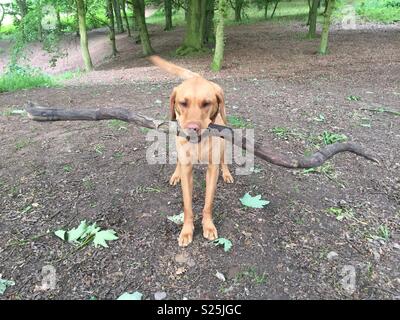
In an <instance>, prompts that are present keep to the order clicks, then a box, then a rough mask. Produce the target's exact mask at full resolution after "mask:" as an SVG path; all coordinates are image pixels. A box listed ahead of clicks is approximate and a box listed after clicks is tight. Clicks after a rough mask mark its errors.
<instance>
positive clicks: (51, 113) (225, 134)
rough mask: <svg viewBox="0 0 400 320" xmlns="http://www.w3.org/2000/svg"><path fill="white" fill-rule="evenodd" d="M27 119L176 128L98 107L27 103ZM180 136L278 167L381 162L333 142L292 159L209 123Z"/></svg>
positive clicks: (347, 144)
mask: <svg viewBox="0 0 400 320" xmlns="http://www.w3.org/2000/svg"><path fill="white" fill-rule="evenodd" d="M26 111H27V113H28V117H29V118H30V119H32V120H36V121H65V120H70V121H71V120H89V121H98V120H110V119H118V120H122V121H126V122H130V123H134V124H135V125H137V126H140V127H145V128H149V129H156V130H160V131H163V132H166V133H168V132H170V128H171V126H173V127H177V123H176V122H174V121H163V120H155V119H153V118H150V117H147V116H144V115H141V114H138V113H135V112H131V111H130V110H128V109H124V108H109V109H108V108H98V109H79V110H71V109H59V108H47V107H40V106H36V105H34V104H32V103H28V105H27V106H26ZM177 135H179V136H184V137H185V138H186V139H188V141H190V142H199V141H200V139H204V138H205V137H208V136H217V137H221V138H224V139H227V140H230V141H232V143H233V144H235V145H237V146H238V147H240V148H242V149H245V150H248V151H250V152H251V153H254V155H255V156H257V157H259V158H261V159H263V160H265V161H267V162H269V163H272V164H275V165H278V166H281V167H286V168H294V169H301V168H314V167H318V166H320V165H322V164H323V163H324V162H325V161H327V160H328V159H330V158H332V157H333V156H334V155H335V154H337V153H340V152H352V153H355V154H357V155H359V156H361V157H364V158H366V159H367V160H370V161H373V162H376V163H379V161H378V160H377V159H376V158H375V157H374V156H373V155H372V154H370V153H368V152H366V151H365V150H364V149H363V148H362V147H361V146H360V145H358V144H355V143H353V142H344V143H334V144H331V145H328V146H326V147H324V148H322V149H320V150H318V151H317V152H316V153H314V154H313V155H311V156H309V157H299V158H295V159H293V158H291V157H290V156H288V155H283V154H280V153H278V152H276V151H274V150H272V149H270V148H268V147H266V146H260V145H258V144H254V147H253V144H252V143H249V142H248V141H247V140H246V138H242V139H236V140H235V139H234V135H233V130H232V129H231V128H228V127H225V126H220V125H215V124H210V126H209V127H208V128H207V129H206V130H204V132H203V133H202V135H201V136H200V137H197V136H195V137H194V136H188V135H186V134H185V133H184V132H183V131H181V130H179V126H178V127H177Z"/></svg>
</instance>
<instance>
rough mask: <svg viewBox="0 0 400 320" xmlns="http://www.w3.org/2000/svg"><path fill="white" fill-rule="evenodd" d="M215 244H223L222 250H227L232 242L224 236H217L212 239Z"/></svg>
mask: <svg viewBox="0 0 400 320" xmlns="http://www.w3.org/2000/svg"><path fill="white" fill-rule="evenodd" d="M213 243H214V244H215V245H216V246H224V251H225V252H228V251H229V250H231V248H232V242H231V241H230V240H228V239H225V238H218V239H216V240H214V241H213Z"/></svg>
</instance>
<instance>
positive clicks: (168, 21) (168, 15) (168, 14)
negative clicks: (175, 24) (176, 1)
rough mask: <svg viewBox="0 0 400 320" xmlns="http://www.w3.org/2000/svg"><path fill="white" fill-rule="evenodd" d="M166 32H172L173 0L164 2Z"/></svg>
mask: <svg viewBox="0 0 400 320" xmlns="http://www.w3.org/2000/svg"><path fill="white" fill-rule="evenodd" d="M164 11H165V28H164V30H165V31H169V30H172V0H164Z"/></svg>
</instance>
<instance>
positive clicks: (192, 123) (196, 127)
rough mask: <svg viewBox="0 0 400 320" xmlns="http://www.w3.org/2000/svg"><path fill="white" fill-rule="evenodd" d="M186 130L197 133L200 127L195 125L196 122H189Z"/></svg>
mask: <svg viewBox="0 0 400 320" xmlns="http://www.w3.org/2000/svg"><path fill="white" fill-rule="evenodd" d="M186 129H189V130H193V131H195V132H197V133H198V132H199V131H200V125H199V124H197V123H196V122H189V123H188V124H187V125H186Z"/></svg>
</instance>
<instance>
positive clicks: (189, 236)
mask: <svg viewBox="0 0 400 320" xmlns="http://www.w3.org/2000/svg"><path fill="white" fill-rule="evenodd" d="M180 174H181V185H182V195H183V227H182V231H181V234H180V235H179V239H178V241H179V245H180V246H181V247H186V246H187V245H188V244H189V243H191V242H192V240H193V229H194V225H193V209H192V193H193V166H192V164H180Z"/></svg>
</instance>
